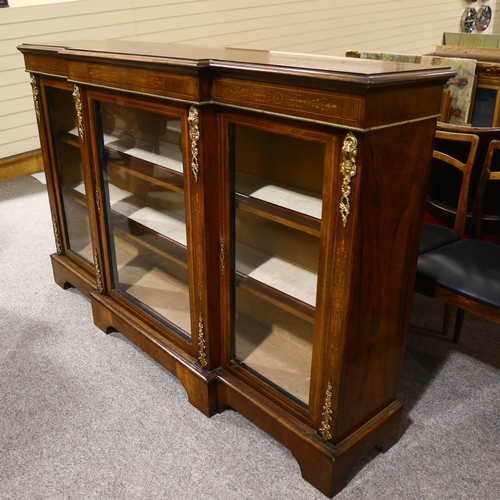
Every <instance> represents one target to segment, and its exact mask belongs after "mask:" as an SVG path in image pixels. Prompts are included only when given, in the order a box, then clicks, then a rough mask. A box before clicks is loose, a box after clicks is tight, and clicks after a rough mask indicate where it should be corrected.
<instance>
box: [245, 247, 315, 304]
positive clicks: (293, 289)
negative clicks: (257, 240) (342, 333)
mask: <svg viewBox="0 0 500 500" xmlns="http://www.w3.org/2000/svg"><path fill="white" fill-rule="evenodd" d="M236 270H237V271H238V272H240V273H243V274H246V275H247V276H249V277H250V278H253V279H255V280H257V281H260V282H261V283H264V284H266V285H268V286H270V287H272V288H274V289H276V290H279V291H280V292H283V293H285V294H287V295H290V296H291V297H294V298H296V299H298V300H301V301H302V302H305V303H306V304H309V305H311V306H313V307H315V306H316V287H317V282H318V276H317V275H316V274H315V273H312V272H311V271H307V270H306V269H303V268H301V267H298V266H295V265H293V264H290V263H289V262H285V261H283V260H280V259H278V258H276V257H272V256H270V255H266V254H265V253H263V252H260V251H258V250H255V248H252V247H249V246H247V245H243V244H242V243H236Z"/></svg>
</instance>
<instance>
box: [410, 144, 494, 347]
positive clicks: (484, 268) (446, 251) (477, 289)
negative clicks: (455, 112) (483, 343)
mask: <svg viewBox="0 0 500 500" xmlns="http://www.w3.org/2000/svg"><path fill="white" fill-rule="evenodd" d="M498 150H500V141H498V140H493V141H491V143H490V146H489V148H488V153H487V156H486V160H485V163H484V167H483V171H482V174H481V178H480V181H479V186H478V190H477V195H476V200H475V204H474V210H473V215H472V226H471V237H470V238H468V239H461V240H459V241H456V242H454V243H450V244H449V245H445V246H443V247H440V248H437V249H435V250H431V251H430V252H427V253H425V254H422V255H420V256H419V258H418V265H417V280H416V285H415V291H416V292H417V293H421V294H424V295H427V296H429V297H433V298H436V299H438V300H440V301H442V302H445V303H446V304H449V305H452V306H456V307H458V313H457V319H456V322H455V332H454V336H453V341H454V342H458V341H459V338H460V332H461V329H462V324H463V319H464V314H465V311H470V312H472V313H474V314H477V315H479V316H482V317H485V318H487V319H490V320H492V321H495V322H497V323H500V245H497V244H495V243H492V242H489V241H484V240H481V239H479V237H480V234H481V222H482V218H483V209H484V193H485V191H486V187H487V185H488V183H489V182H490V181H494V180H495V181H496V180H500V172H492V171H491V165H492V163H493V158H494V156H495V154H496V155H497V156H498V154H500V153H499V152H498Z"/></svg>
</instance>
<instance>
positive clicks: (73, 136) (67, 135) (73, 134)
mask: <svg viewBox="0 0 500 500" xmlns="http://www.w3.org/2000/svg"><path fill="white" fill-rule="evenodd" d="M58 139H59V140H60V141H61V142H65V143H66V144H69V145H70V146H74V147H75V148H79V147H80V139H79V138H78V131H77V130H76V128H75V129H72V130H68V131H65V130H61V132H60V133H59V136H58Z"/></svg>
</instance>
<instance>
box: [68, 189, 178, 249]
mask: <svg viewBox="0 0 500 500" xmlns="http://www.w3.org/2000/svg"><path fill="white" fill-rule="evenodd" d="M108 186H109V196H110V198H111V199H110V204H111V208H112V209H113V210H114V211H115V212H118V213H119V214H121V215H123V216H125V217H128V218H129V219H132V220H133V221H135V222H138V223H139V224H142V225H143V226H146V227H148V228H149V229H152V230H153V231H156V232H157V233H160V234H162V235H163V236H166V237H167V238H170V239H171V240H174V241H176V242H177V243H180V244H181V245H184V246H186V245H187V236H186V222H185V220H184V219H181V218H180V217H176V216H175V215H174V214H172V213H169V212H167V211H166V210H161V209H160V208H153V207H150V206H148V205H146V203H144V202H143V201H141V200H139V198H136V197H135V196H134V195H132V194H131V193H129V192H128V191H125V190H123V189H120V188H118V187H116V186H114V185H113V184H108ZM74 189H75V191H78V192H79V193H81V194H83V195H84V196H85V185H84V183H83V182H81V183H80V184H78V186H76V187H75V188H74Z"/></svg>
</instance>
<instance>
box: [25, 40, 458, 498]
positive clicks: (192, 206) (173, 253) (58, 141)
mask: <svg viewBox="0 0 500 500" xmlns="http://www.w3.org/2000/svg"><path fill="white" fill-rule="evenodd" d="M19 49H20V50H21V52H22V53H23V54H24V57H25V63H26V69H27V71H28V72H29V74H30V77H31V84H32V87H33V97H34V102H35V111H36V115H37V120H38V124H39V131H40V138H41V144H42V152H43V157H44V163H45V169H46V173H47V180H48V190H49V198H50V207H51V211H52V221H53V226H54V237H55V248H56V252H55V253H54V255H52V264H53V270H54V276H55V281H56V282H57V283H58V284H59V285H61V286H64V287H66V286H74V287H76V288H77V289H79V290H81V291H82V292H83V293H85V294H87V295H88V296H89V297H90V300H91V304H92V309H93V315H94V321H95V323H96V325H98V326H99V327H100V328H101V329H102V330H104V331H105V332H108V331H111V330H117V331H119V332H121V333H122V334H123V335H125V336H126V337H128V338H130V339H131V340H132V341H133V342H135V343H136V344H137V345H138V346H139V347H140V348H141V349H143V350H144V351H145V352H147V353H148V354H149V355H151V356H152V357H153V358H154V359H156V360H157V361H158V362H159V363H161V364H162V365H163V366H165V367H166V368H167V369H168V370H170V371H171V372H173V373H174V374H175V375H176V376H177V377H178V378H179V379H180V381H181V382H182V384H183V385H184V387H185V389H186V392H187V396H188V398H189V401H190V402H191V403H192V404H193V405H195V406H196V407H197V408H198V409H199V410H201V411H202V412H203V413H205V414H206V415H207V416H211V415H213V414H215V413H217V412H220V411H223V410H224V409H226V408H233V409H234V410H237V411H239V412H241V413H242V414H243V415H244V416H246V417H247V418H248V419H250V420H251V421H252V422H254V423H255V424H256V425H258V426H259V427H261V428H262V429H264V430H265V431H266V432H268V433H269V434H270V435H272V436H274V437H275V438H276V439H277V440H279V441H280V442H281V443H283V444H284V445H285V446H287V447H288V448H289V449H290V450H291V451H292V453H293V454H294V456H295V458H296V459H297V461H298V463H299V464H300V467H301V471H302V474H303V476H304V478H305V479H306V480H307V481H309V482H311V483H312V484H313V485H314V486H316V487H317V488H318V489H320V490H321V491H322V492H323V493H325V494H326V495H328V496H333V495H334V494H335V493H337V492H338V491H340V490H341V489H342V488H343V486H344V485H345V483H346V481H347V478H348V476H349V473H350V469H351V468H352V466H353V464H354V463H355V462H356V461H357V460H358V459H359V458H360V457H361V456H362V455H364V454H365V453H367V452H368V451H369V450H371V449H372V448H374V447H380V448H382V449H388V448H389V447H390V446H392V445H393V444H394V443H395V442H396V441H397V438H398V432H399V420H400V417H401V410H402V404H401V403H400V402H399V401H398V400H397V387H398V379H399V374H400V370H401V365H402V360H403V354H404V348H405V337H406V332H407V327H408V321H409V313H410V307H411V298H412V289H413V282H414V275H415V266H416V260H417V252H418V244H419V237H420V231H421V225H422V218H423V211H424V203H425V194H426V189H427V181H428V172H429V163H430V157H431V150H432V144H433V137H434V131H435V127H436V119H437V117H438V113H439V108H440V100H441V95H442V88H443V85H444V83H445V82H446V81H447V80H448V79H449V78H450V76H452V75H453V71H451V70H448V69H446V68H444V69H443V68H439V67H425V66H422V65H412V64H402V63H391V62H381V61H370V60H359V59H344V58H334V57H326V56H307V55H300V54H286V53H273V52H263V51H251V50H236V49H218V48H208V47H190V46H186V45H177V46H176V45H162V44H146V43H133V42H91V41H89V42H77V43H74V44H64V45H63V44H62V45H60V46H55V45H43V44H38V45H29V44H25V45H21V46H20V47H19ZM193 432H196V430H194V431H193Z"/></svg>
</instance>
